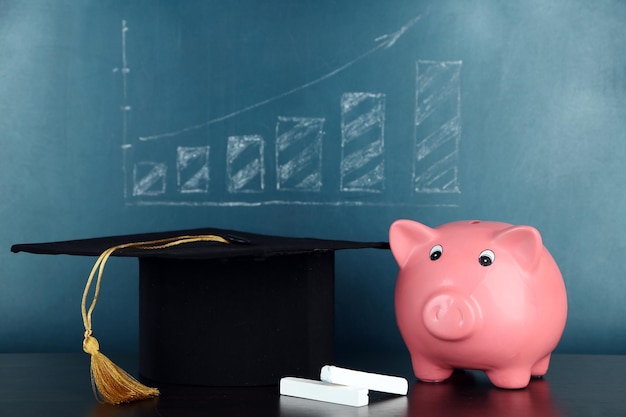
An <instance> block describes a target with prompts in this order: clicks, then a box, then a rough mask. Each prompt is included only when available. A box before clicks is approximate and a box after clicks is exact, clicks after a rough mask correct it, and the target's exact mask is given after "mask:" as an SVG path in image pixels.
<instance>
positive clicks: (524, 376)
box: [485, 366, 530, 389]
mask: <svg viewBox="0 0 626 417" xmlns="http://www.w3.org/2000/svg"><path fill="white" fill-rule="evenodd" d="M485 373H486V374H487V377H488V378H489V380H490V381H491V382H492V383H493V385H495V386H496V387H498V388H507V389H518V388H526V386H528V383H529V382H530V366H529V367H518V368H505V369H491V370H486V371H485Z"/></svg>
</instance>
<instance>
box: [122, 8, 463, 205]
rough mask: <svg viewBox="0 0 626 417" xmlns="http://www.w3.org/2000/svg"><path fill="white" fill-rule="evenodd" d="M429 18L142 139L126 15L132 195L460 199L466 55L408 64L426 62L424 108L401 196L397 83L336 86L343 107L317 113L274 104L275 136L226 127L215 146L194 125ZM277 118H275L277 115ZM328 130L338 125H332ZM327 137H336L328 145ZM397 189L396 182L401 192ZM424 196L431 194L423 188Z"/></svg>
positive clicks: (171, 199)
mask: <svg viewBox="0 0 626 417" xmlns="http://www.w3.org/2000/svg"><path fill="white" fill-rule="evenodd" d="M420 19H421V16H416V17H414V18H413V19H411V20H409V21H408V22H407V23H406V24H405V25H404V26H402V27H401V28H400V29H399V30H396V31H394V32H390V33H388V34H385V35H383V36H379V37H377V38H376V39H375V45H374V46H373V47H372V48H370V49H369V50H367V51H365V52H363V53H361V54H360V55H357V56H356V57H354V58H352V59H351V60H348V62H346V63H344V64H343V65H341V66H339V67H337V68H335V69H333V70H332V71H330V72H327V73H325V74H323V75H321V76H319V77H317V78H314V79H313V80H311V81H309V82H306V83H304V84H301V85H298V86H296V87H294V88H291V89H288V90H286V91H284V92H282V93H280V94H277V95H274V96H272V97H269V98H267V99H265V100H261V101H259V102H256V103H253V104H251V105H249V106H246V107H243V108H240V109H238V110H235V111H232V112H230V113H226V114H224V115H222V116H219V117H215V118H212V119H209V120H206V121H204V122H202V123H199V124H195V125H191V126H188V127H185V128H182V129H179V130H176V131H171V132H164V133H160V134H156V135H139V136H136V137H134V140H130V138H129V137H128V136H129V135H128V132H129V126H128V123H129V113H130V111H131V110H132V108H131V106H130V100H129V97H128V91H133V90H132V89H131V90H129V89H128V83H129V81H130V77H129V74H130V67H129V66H128V60H127V33H128V31H129V29H128V25H127V22H126V21H125V20H124V21H122V64H121V66H120V67H119V68H115V69H114V70H113V72H114V73H117V74H121V80H122V90H123V91H122V93H123V102H122V105H121V109H122V129H123V135H122V136H123V137H122V150H123V155H124V161H123V164H124V168H123V169H124V178H125V184H124V196H125V200H126V202H127V203H128V204H134V205H145V206H147V205H164V206H170V205H171V206H180V205H186V206H215V207H220V206H221V207H236V206H241V207H256V206H264V205H284V204H288V205H312V206H337V207H339V206H381V207H383V206H398V207H402V206H406V207H422V206H424V207H426V206H437V207H455V206H456V204H455V202H454V199H452V198H447V197H446V196H448V195H451V194H459V193H460V187H459V178H458V159H459V140H460V136H461V111H460V106H461V104H460V100H461V96H460V74H461V62H460V61H446V62H436V61H423V60H417V61H414V63H415V64H414V65H415V66H414V67H412V65H410V66H409V67H410V68H406V70H404V71H413V70H415V71H416V76H415V82H416V84H415V86H406V87H407V88H409V89H411V88H415V103H414V105H415V108H407V109H404V111H407V112H409V113H411V112H414V119H413V124H412V126H411V123H409V126H406V127H405V128H404V129H406V130H409V129H413V131H414V134H413V137H412V139H413V140H412V141H411V137H410V135H409V140H407V141H406V144H405V146H404V148H405V152H406V153H407V155H410V156H411V157H412V159H413V170H412V175H411V174H408V175H406V176H407V177H408V178H405V180H406V182H405V183H404V185H402V187H407V188H406V189H412V190H413V191H414V192H413V193H412V195H409V194H408V193H402V195H401V196H400V197H398V195H397V194H398V192H397V191H398V187H397V186H396V185H397V180H396V181H395V182H394V184H386V182H387V178H386V175H387V172H386V171H387V170H388V169H389V166H386V164H385V162H386V160H388V158H393V155H388V154H387V152H388V151H387V150H386V147H385V142H386V140H387V138H385V130H386V126H385V123H386V120H387V117H386V116H387V115H386V112H387V111H388V109H387V107H386V101H387V99H388V97H389V100H391V99H392V97H391V96H390V95H389V94H388V92H371V91H365V90H363V91H359V90H356V91H352V92H343V93H341V92H337V91H336V90H335V91H333V90H329V91H330V94H332V95H333V96H332V97H331V98H332V100H336V101H335V102H336V103H338V106H337V107H332V106H331V107H328V109H327V112H324V113H322V114H316V115H315V117H308V115H302V116H301V117H288V116H285V115H284V114H285V113H282V111H281V110H280V109H279V110H278V111H279V112H281V113H282V114H283V115H276V113H274V114H271V113H270V114H268V115H267V116H264V117H270V120H272V119H273V120H275V121H276V124H275V132H274V135H271V134H270V135H267V133H264V135H266V136H267V137H264V136H262V135H261V134H256V133H254V132H251V134H245V135H236V134H235V135H232V134H231V132H227V131H223V132H222V133H221V134H223V137H219V136H215V137H211V147H209V146H208V145H205V143H206V138H203V137H201V135H194V134H189V133H193V132H194V131H196V130H198V129H201V128H204V127H207V126H210V125H214V124H216V123H218V122H222V121H224V120H227V119H232V118H234V117H237V116H239V115H241V114H243V113H246V112H248V111H250V110H252V109H257V108H259V107H261V106H264V105H266V104H269V103H274V102H277V101H278V100H280V99H282V98H284V97H286V96H289V95H292V94H294V93H296V92H299V91H302V90H304V89H306V88H310V87H313V86H315V85H316V84H318V83H320V82H322V81H324V80H327V79H329V78H331V77H333V76H335V75H337V74H339V73H341V72H343V71H345V70H347V69H348V68H350V67H352V66H354V65H355V64H356V63H359V62H361V61H363V60H364V58H366V57H368V56H370V55H371V54H373V53H374V52H376V51H379V50H381V49H386V48H390V47H392V46H394V45H395V44H396V42H397V41H398V40H399V39H400V38H401V37H402V36H403V35H404V34H405V33H406V32H407V31H408V30H409V29H410V28H411V27H412V26H413V25H415V24H416V23H417V22H418V21H419V20H420ZM418 52H419V51H418ZM368 62H370V65H376V64H375V63H372V61H368ZM387 81H388V80H387ZM370 87H371V86H370ZM335 95H336V96H335ZM394 100H395V98H394ZM408 107H412V105H409V106H408ZM281 113H279V114H281ZM270 120H268V121H266V123H267V122H269V123H272V122H271V121H270ZM337 121H338V123H337ZM327 125H328V126H327ZM235 126H236V124H235ZM270 126H271V124H270ZM326 129H331V130H332V131H331V132H326ZM271 136H273V137H271ZM327 136H328V139H325V138H326V137H327ZM174 137H180V138H178V140H176V141H159V140H157V139H165V138H174ZM325 140H328V141H329V143H328V144H329V145H331V146H326V144H325V143H324V141H325ZM394 140H396V139H395V138H394ZM400 140H402V138H400ZM222 141H224V142H222ZM214 145H215V147H214ZM401 145H402V143H400V144H397V143H395V142H394V147H393V149H400V148H402V146H401ZM144 151H145V153H144ZM215 152H217V154H216V153H215ZM221 152H223V153H221ZM337 152H340V154H337ZM153 155H159V156H163V157H162V159H163V160H162V161H160V160H159V159H161V158H156V160H155V157H154V156H153ZM131 158H133V159H134V161H135V162H134V164H133V161H131V160H130V159H131ZM325 158H328V160H326V159H325ZM137 161H138V162H137ZM174 164H175V165H176V169H175V177H172V174H174V170H169V169H168V165H174ZM127 167H132V178H130V179H126V178H127V177H126V173H127ZM391 167H393V166H391ZM210 174H211V175H212V174H216V175H215V177H216V178H217V179H221V180H222V181H217V182H215V181H213V182H211V180H212V178H210ZM168 176H169V178H168ZM266 181H271V182H274V181H275V187H267V186H266ZM168 184H170V185H171V186H169V185H168ZM174 184H175V185H176V186H174ZM129 185H132V187H128V188H130V189H131V190H132V193H131V196H130V197H129V196H128V195H127V194H128V193H127V191H126V190H127V186H129ZM392 185H393V187H392ZM394 187H395V188H394ZM390 188H394V189H395V191H394V190H391V194H389V193H390V191H389V190H390ZM400 189H405V188H400ZM394 192H395V194H394ZM435 194H437V195H436V196H435ZM424 195H426V196H427V197H426V198H422V197H420V196H424ZM432 196H435V197H441V198H431V197H432Z"/></svg>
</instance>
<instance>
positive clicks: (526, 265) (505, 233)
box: [494, 226, 543, 270]
mask: <svg viewBox="0 0 626 417" xmlns="http://www.w3.org/2000/svg"><path fill="white" fill-rule="evenodd" d="M494 240H495V242H496V243H497V244H498V245H500V246H502V247H504V249H505V250H507V251H508V252H509V253H511V254H512V255H513V258H514V259H515V260H516V261H517V263H518V264H519V265H520V266H521V267H522V268H523V269H524V270H530V269H533V268H534V267H535V266H536V265H537V262H538V261H539V257H540V256H541V253H542V251H543V242H542V240H541V234H539V231H538V230H537V229H535V228H534V227H531V226H512V227H509V228H506V229H504V230H502V231H501V232H498V234H497V235H496V237H495V239H494ZM496 256H497V255H496Z"/></svg>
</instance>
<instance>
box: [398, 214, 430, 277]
mask: <svg viewBox="0 0 626 417" xmlns="http://www.w3.org/2000/svg"><path fill="white" fill-rule="evenodd" d="M435 236H437V232H436V231H435V229H432V228H430V227H428V226H426V225H423V224H421V223H418V222H416V221H413V220H397V221H395V222H394V223H393V224H392V225H391V227H390V228H389V246H391V253H393V257H394V258H395V259H396V262H397V263H398V266H400V268H402V267H404V265H406V263H407V261H408V260H409V258H410V257H411V254H412V253H413V251H414V250H415V248H417V247H420V246H422V244H424V243H426V242H430V241H431V240H433V239H434V238H435Z"/></svg>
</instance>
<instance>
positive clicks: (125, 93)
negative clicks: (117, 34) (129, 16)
mask: <svg viewBox="0 0 626 417" xmlns="http://www.w3.org/2000/svg"><path fill="white" fill-rule="evenodd" d="M126 32H128V25H127V23H126V20H122V36H121V39H122V67H121V68H119V67H115V68H113V72H114V73H118V72H119V73H121V74H122V105H121V106H120V109H121V110H122V158H123V161H122V162H123V163H122V172H123V174H124V178H126V164H127V163H126V160H127V155H126V153H127V151H128V150H129V149H130V147H131V145H130V144H129V143H128V112H130V111H131V106H130V105H129V104H128V73H130V68H129V66H128V60H127V58H126ZM127 196H128V187H127V185H126V181H124V197H125V198H126V197H127Z"/></svg>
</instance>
